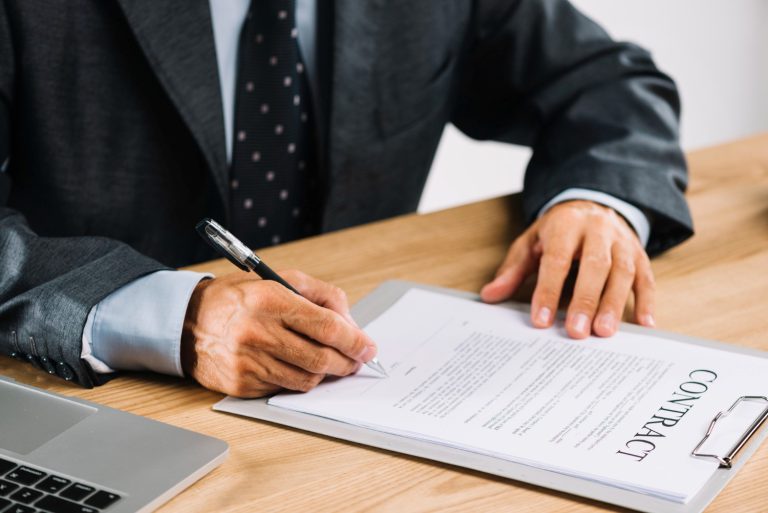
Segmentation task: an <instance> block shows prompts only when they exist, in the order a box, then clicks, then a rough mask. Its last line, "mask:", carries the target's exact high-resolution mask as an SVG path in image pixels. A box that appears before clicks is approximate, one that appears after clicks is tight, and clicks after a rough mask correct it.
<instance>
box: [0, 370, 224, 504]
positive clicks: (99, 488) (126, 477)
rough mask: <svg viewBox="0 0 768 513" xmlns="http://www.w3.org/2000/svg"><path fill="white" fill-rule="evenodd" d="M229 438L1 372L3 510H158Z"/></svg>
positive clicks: (218, 456) (210, 464)
mask: <svg viewBox="0 0 768 513" xmlns="http://www.w3.org/2000/svg"><path fill="white" fill-rule="evenodd" d="M228 451H229V448H228V446H227V444H226V443H225V442H223V441H221V440H218V439H216V438H212V437H209V436H204V435H200V434H198V433H194V432H192V431H187V430H185V429H180V428H177V427H173V426H169V425H167V424H163V423H161V422H157V421H153V420H150V419H146V418H144V417H139V416H137V415H132V414H130V413H125V412H122V411H118V410H114V409H112V408H107V407H106V406H101V405H99V404H95V403H91V402H88V401H83V400H81V399H75V398H70V397H64V396H60V395H57V394H53V393H50V392H46V391H43V390H40V389H38V388H34V387H30V386H26V385H22V384H20V383H17V382H15V381H11V380H7V379H3V378H2V377H0V513H34V512H46V513H60V512H61V513H101V512H104V513H122V512H126V513H127V512H136V511H141V512H143V511H152V510H154V509H156V508H158V507H159V506H160V505H161V504H163V503H164V502H166V501H168V500H169V499H171V498H172V497H173V496H174V495H176V494H178V493H179V492H181V491H182V490H183V489H185V488H186V487H188V486H189V485H191V484H192V483H194V482H195V481H197V480H198V479H200V478H201V477H203V476H204V475H205V474H207V473H208V472H210V471H211V470H213V469H214V468H216V467H217V466H218V465H220V464H221V463H222V462H223V461H224V459H225V458H226V456H227V453H228Z"/></svg>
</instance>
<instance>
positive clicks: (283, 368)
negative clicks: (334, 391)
mask: <svg viewBox="0 0 768 513" xmlns="http://www.w3.org/2000/svg"><path fill="white" fill-rule="evenodd" d="M248 362H250V366H249V367H247V369H246V372H245V374H246V375H248V376H250V377H251V379H252V383H253V386H254V388H256V389H258V388H260V387H263V384H262V383H260V382H262V381H263V382H265V383H268V384H270V385H274V386H277V387H280V388H285V389H287V390H295V391H298V392H309V391H310V390H312V389H313V388H315V387H316V386H317V385H319V384H320V382H321V381H322V380H323V378H325V374H315V373H311V372H307V371H305V370H303V369H299V368H298V367H294V366H293V365H290V364H288V363H285V362H282V361H280V360H278V359H276V358H273V357H272V356H270V355H266V354H262V356H261V358H259V359H258V360H256V359H251V358H249V359H248Z"/></svg>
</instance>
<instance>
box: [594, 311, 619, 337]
mask: <svg viewBox="0 0 768 513" xmlns="http://www.w3.org/2000/svg"><path fill="white" fill-rule="evenodd" d="M597 325H598V326H599V327H600V329H601V330H604V331H607V332H610V333H613V332H614V331H616V319H615V318H614V317H613V314H610V313H604V314H602V315H600V317H598V318H597Z"/></svg>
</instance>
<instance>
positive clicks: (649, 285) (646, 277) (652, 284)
mask: <svg viewBox="0 0 768 513" xmlns="http://www.w3.org/2000/svg"><path fill="white" fill-rule="evenodd" d="M640 284H641V285H642V286H643V287H644V288H645V289H647V290H648V291H650V292H654V291H655V290H656V279H655V278H654V277H653V273H651V272H644V273H641V274H640Z"/></svg>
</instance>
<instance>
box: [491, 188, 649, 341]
mask: <svg viewBox="0 0 768 513" xmlns="http://www.w3.org/2000/svg"><path fill="white" fill-rule="evenodd" d="M577 260H578V261H579V271H578V274H577V277H576V285H575V289H574V292H573V298H572V299H571V302H570V305H569V306H568V313H567V315H566V321H565V327H566V331H567V332H568V335H569V336H571V337H573V338H585V337H588V336H589V335H590V333H595V334H596V335H598V336H601V337H609V336H611V335H613V334H614V333H615V332H616V329H617V328H618V323H619V322H620V321H621V317H622V312H623V311H624V305H625V304H626V303H627V300H628V298H629V294H630V291H634V295H635V322H637V323H638V324H642V325H644V326H649V327H653V326H654V325H655V321H654V317H653V315H654V295H655V292H654V289H655V284H654V279H653V272H652V271H651V264H650V261H649V260H648V255H647V254H646V252H645V250H644V249H643V247H642V246H641V244H640V241H639V239H638V238H637V235H636V234H635V232H634V230H632V228H631V227H630V226H629V224H628V223H627V222H626V221H625V220H624V218H623V217H621V216H620V215H619V214H617V213H616V212H615V211H614V210H613V209H611V208H608V207H604V206H602V205H599V204H597V203H593V202H591V201H581V200H577V201H567V202H563V203H560V204H558V205H555V206H554V207H552V208H551V209H550V210H548V211H547V212H546V213H545V214H544V215H543V216H541V217H540V218H539V219H537V220H536V222H534V223H533V224H532V225H531V226H530V227H529V228H528V229H527V230H526V231H525V232H524V233H523V234H522V235H520V236H519V237H518V238H517V239H516V240H515V241H514V243H513V244H512V247H511V248H510V250H509V252H508V253H507V257H506V258H505V260H504V263H503V264H502V265H501V266H500V267H499V270H498V271H497V272H496V277H495V278H494V280H493V281H491V282H490V283H488V284H487V285H486V286H485V287H483V290H482V291H481V296H482V298H483V300H484V301H486V302H489V303H496V302H499V301H503V300H505V299H508V298H509V297H510V296H511V295H512V294H513V293H514V292H515V290H517V288H518V287H519V286H520V284H522V282H523V281H524V280H525V278H526V277H528V276H529V275H530V274H533V273H535V272H536V271H538V278H537V283H536V288H535V290H534V293H533V298H532V300H531V322H532V323H533V325H534V326H536V327H537V328H547V327H549V326H551V325H552V324H553V322H554V320H555V312H556V311H557V306H558V304H559V302H560V296H561V294H562V291H563V285H564V283H565V281H566V278H567V277H568V274H569V272H570V270H571V266H572V264H573V263H574V261H577Z"/></svg>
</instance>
